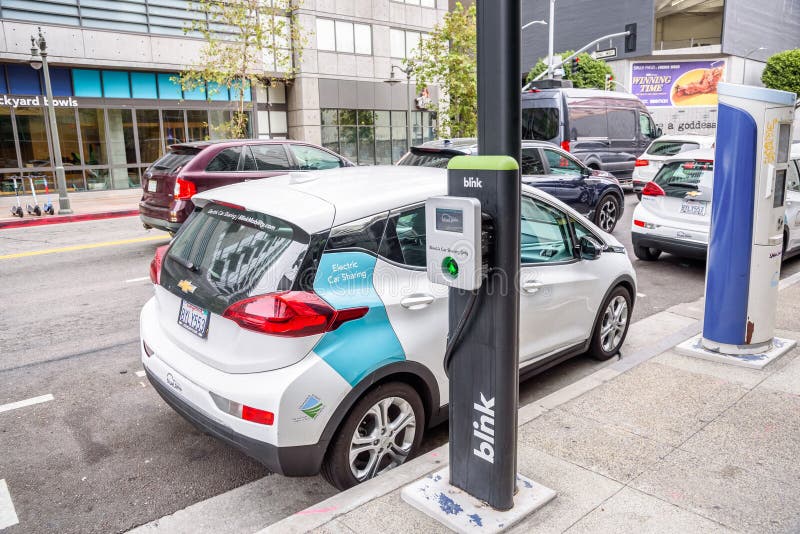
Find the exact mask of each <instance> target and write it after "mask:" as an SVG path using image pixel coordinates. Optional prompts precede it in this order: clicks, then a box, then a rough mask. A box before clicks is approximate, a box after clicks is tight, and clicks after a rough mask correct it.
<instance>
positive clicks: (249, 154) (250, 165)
mask: <svg viewBox="0 0 800 534" xmlns="http://www.w3.org/2000/svg"><path fill="white" fill-rule="evenodd" d="M243 148H244V162H243V163H242V170H243V171H247V172H251V171H257V170H258V165H256V158H254V157H253V151H252V150H250V147H249V146H245V147H243Z"/></svg>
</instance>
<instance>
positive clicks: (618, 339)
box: [600, 295, 628, 353]
mask: <svg viewBox="0 0 800 534" xmlns="http://www.w3.org/2000/svg"><path fill="white" fill-rule="evenodd" d="M627 324H628V301H626V300H625V297H623V296H621V295H617V296H616V297H614V298H613V299H611V302H609V303H608V306H606V310H605V312H603V322H602V323H601V324H600V343H601V345H602V347H603V350H604V351H605V352H607V353H608V352H615V351H616V350H617V349H618V348H619V346H620V344H621V343H622V339H623V337H624V335H625V327H626V325H627Z"/></svg>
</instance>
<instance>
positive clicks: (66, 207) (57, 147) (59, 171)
mask: <svg viewBox="0 0 800 534" xmlns="http://www.w3.org/2000/svg"><path fill="white" fill-rule="evenodd" d="M39 55H41V56H42V70H43V71H44V90H45V95H46V97H47V114H48V116H49V117H50V135H51V138H52V140H53V159H54V160H55V167H56V185H57V186H58V214H59V215H69V214H71V213H72V208H71V207H70V203H69V197H68V196H67V178H66V176H65V175H64V162H63V161H61V142H60V141H59V138H58V126H57V125H56V109H55V106H54V105H53V88H52V87H51V86H50V69H49V67H48V66H47V42H46V41H45V40H44V36H43V35H42V31H41V29H40V30H39Z"/></svg>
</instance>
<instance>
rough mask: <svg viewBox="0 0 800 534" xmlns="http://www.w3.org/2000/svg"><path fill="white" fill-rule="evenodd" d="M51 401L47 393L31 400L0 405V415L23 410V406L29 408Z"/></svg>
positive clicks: (51, 397) (51, 398)
mask: <svg viewBox="0 0 800 534" xmlns="http://www.w3.org/2000/svg"><path fill="white" fill-rule="evenodd" d="M51 400H53V396H52V395H51V394H50V393H48V394H47V395H41V396H39V397H33V398H32V399H25V400H21V401H17V402H12V403H10V404H3V405H0V413H3V412H9V411H11V410H16V409H17V408H24V407H25V406H31V405H33V404H41V403H43V402H48V401H51Z"/></svg>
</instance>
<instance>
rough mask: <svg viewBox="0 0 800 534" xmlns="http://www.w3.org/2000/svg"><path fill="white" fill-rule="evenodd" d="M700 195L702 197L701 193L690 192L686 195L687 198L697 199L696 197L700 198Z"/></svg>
mask: <svg viewBox="0 0 800 534" xmlns="http://www.w3.org/2000/svg"><path fill="white" fill-rule="evenodd" d="M699 195H700V191H689V192H688V193H686V196H687V197H696V196H699Z"/></svg>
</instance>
